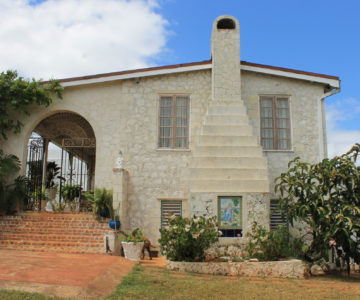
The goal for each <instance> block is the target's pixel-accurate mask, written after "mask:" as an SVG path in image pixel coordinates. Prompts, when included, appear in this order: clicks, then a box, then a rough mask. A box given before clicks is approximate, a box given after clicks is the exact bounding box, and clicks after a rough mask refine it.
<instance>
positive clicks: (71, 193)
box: [61, 184, 81, 202]
mask: <svg viewBox="0 0 360 300" xmlns="http://www.w3.org/2000/svg"><path fill="white" fill-rule="evenodd" d="M80 192H81V186H80V185H72V184H66V185H64V186H62V187H61V195H62V196H63V197H64V199H65V202H73V201H74V199H75V198H76V197H80Z"/></svg>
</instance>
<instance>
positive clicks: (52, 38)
mask: <svg viewBox="0 0 360 300" xmlns="http://www.w3.org/2000/svg"><path fill="white" fill-rule="evenodd" d="M31 2H33V1H25V0H0V41H1V47H0V70H7V69H16V70H18V71H20V72H21V74H23V75H25V76H29V77H35V78H37V79H39V78H42V79H48V78H50V77H55V78H63V77H70V76H81V75H89V74H96V73H103V72H112V71H120V70H124V69H133V68H141V67H146V66H149V65H153V64H154V60H153V59H154V57H155V58H156V56H157V55H160V54H161V52H162V51H164V47H165V43H166V37H167V34H168V32H167V29H166V26H167V21H166V20H165V19H164V18H163V17H162V16H161V15H160V14H159V13H157V12H156V11H155V9H156V6H157V3H156V1H154V0H102V1H99V0H48V1H45V2H41V3H38V4H36V5H31V4H29V3H31Z"/></svg>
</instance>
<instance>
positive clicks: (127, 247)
mask: <svg viewBox="0 0 360 300" xmlns="http://www.w3.org/2000/svg"><path fill="white" fill-rule="evenodd" d="M121 245H122V246H123V249H124V253H125V258H127V259H130V260H133V261H140V258H141V251H142V248H143V246H144V242H138V243H132V242H121Z"/></svg>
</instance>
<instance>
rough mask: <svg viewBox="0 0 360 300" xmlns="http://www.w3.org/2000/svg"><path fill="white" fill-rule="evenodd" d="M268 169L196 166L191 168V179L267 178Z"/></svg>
mask: <svg viewBox="0 0 360 300" xmlns="http://www.w3.org/2000/svg"><path fill="white" fill-rule="evenodd" d="M267 178H268V174H267V170H266V169H235V168H229V169H221V171H219V169H218V168H194V169H190V179H191V180H193V179H195V180H196V179H204V180H205V179H209V180H267Z"/></svg>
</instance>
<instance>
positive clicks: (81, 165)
mask: <svg viewBox="0 0 360 300" xmlns="http://www.w3.org/2000/svg"><path fill="white" fill-rule="evenodd" d="M95 159H96V139H95V134H94V130H93V129H92V127H91V125H90V123H89V122H88V121H87V120H86V119H85V118H83V117H82V116H80V115H79V114H77V113H73V112H67V111H66V112H56V113H54V114H52V115H50V116H48V117H46V118H44V119H43V120H42V121H40V122H39V123H38V124H37V125H36V127H35V128H34V130H33V133H32V134H31V137H30V139H29V142H28V152H27V164H26V165H27V168H26V175H27V177H28V178H29V181H30V194H33V195H35V196H34V197H31V200H30V201H29V205H28V208H29V209H35V210H39V209H41V205H40V201H39V195H40V200H41V197H44V196H43V191H44V190H45V189H46V188H52V187H56V188H57V190H58V191H59V193H58V196H57V199H56V201H57V203H61V201H62V195H61V190H62V187H63V186H64V185H73V186H80V187H81V191H82V192H84V191H89V190H92V189H93V187H94V178H95V176H94V175H95Z"/></svg>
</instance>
